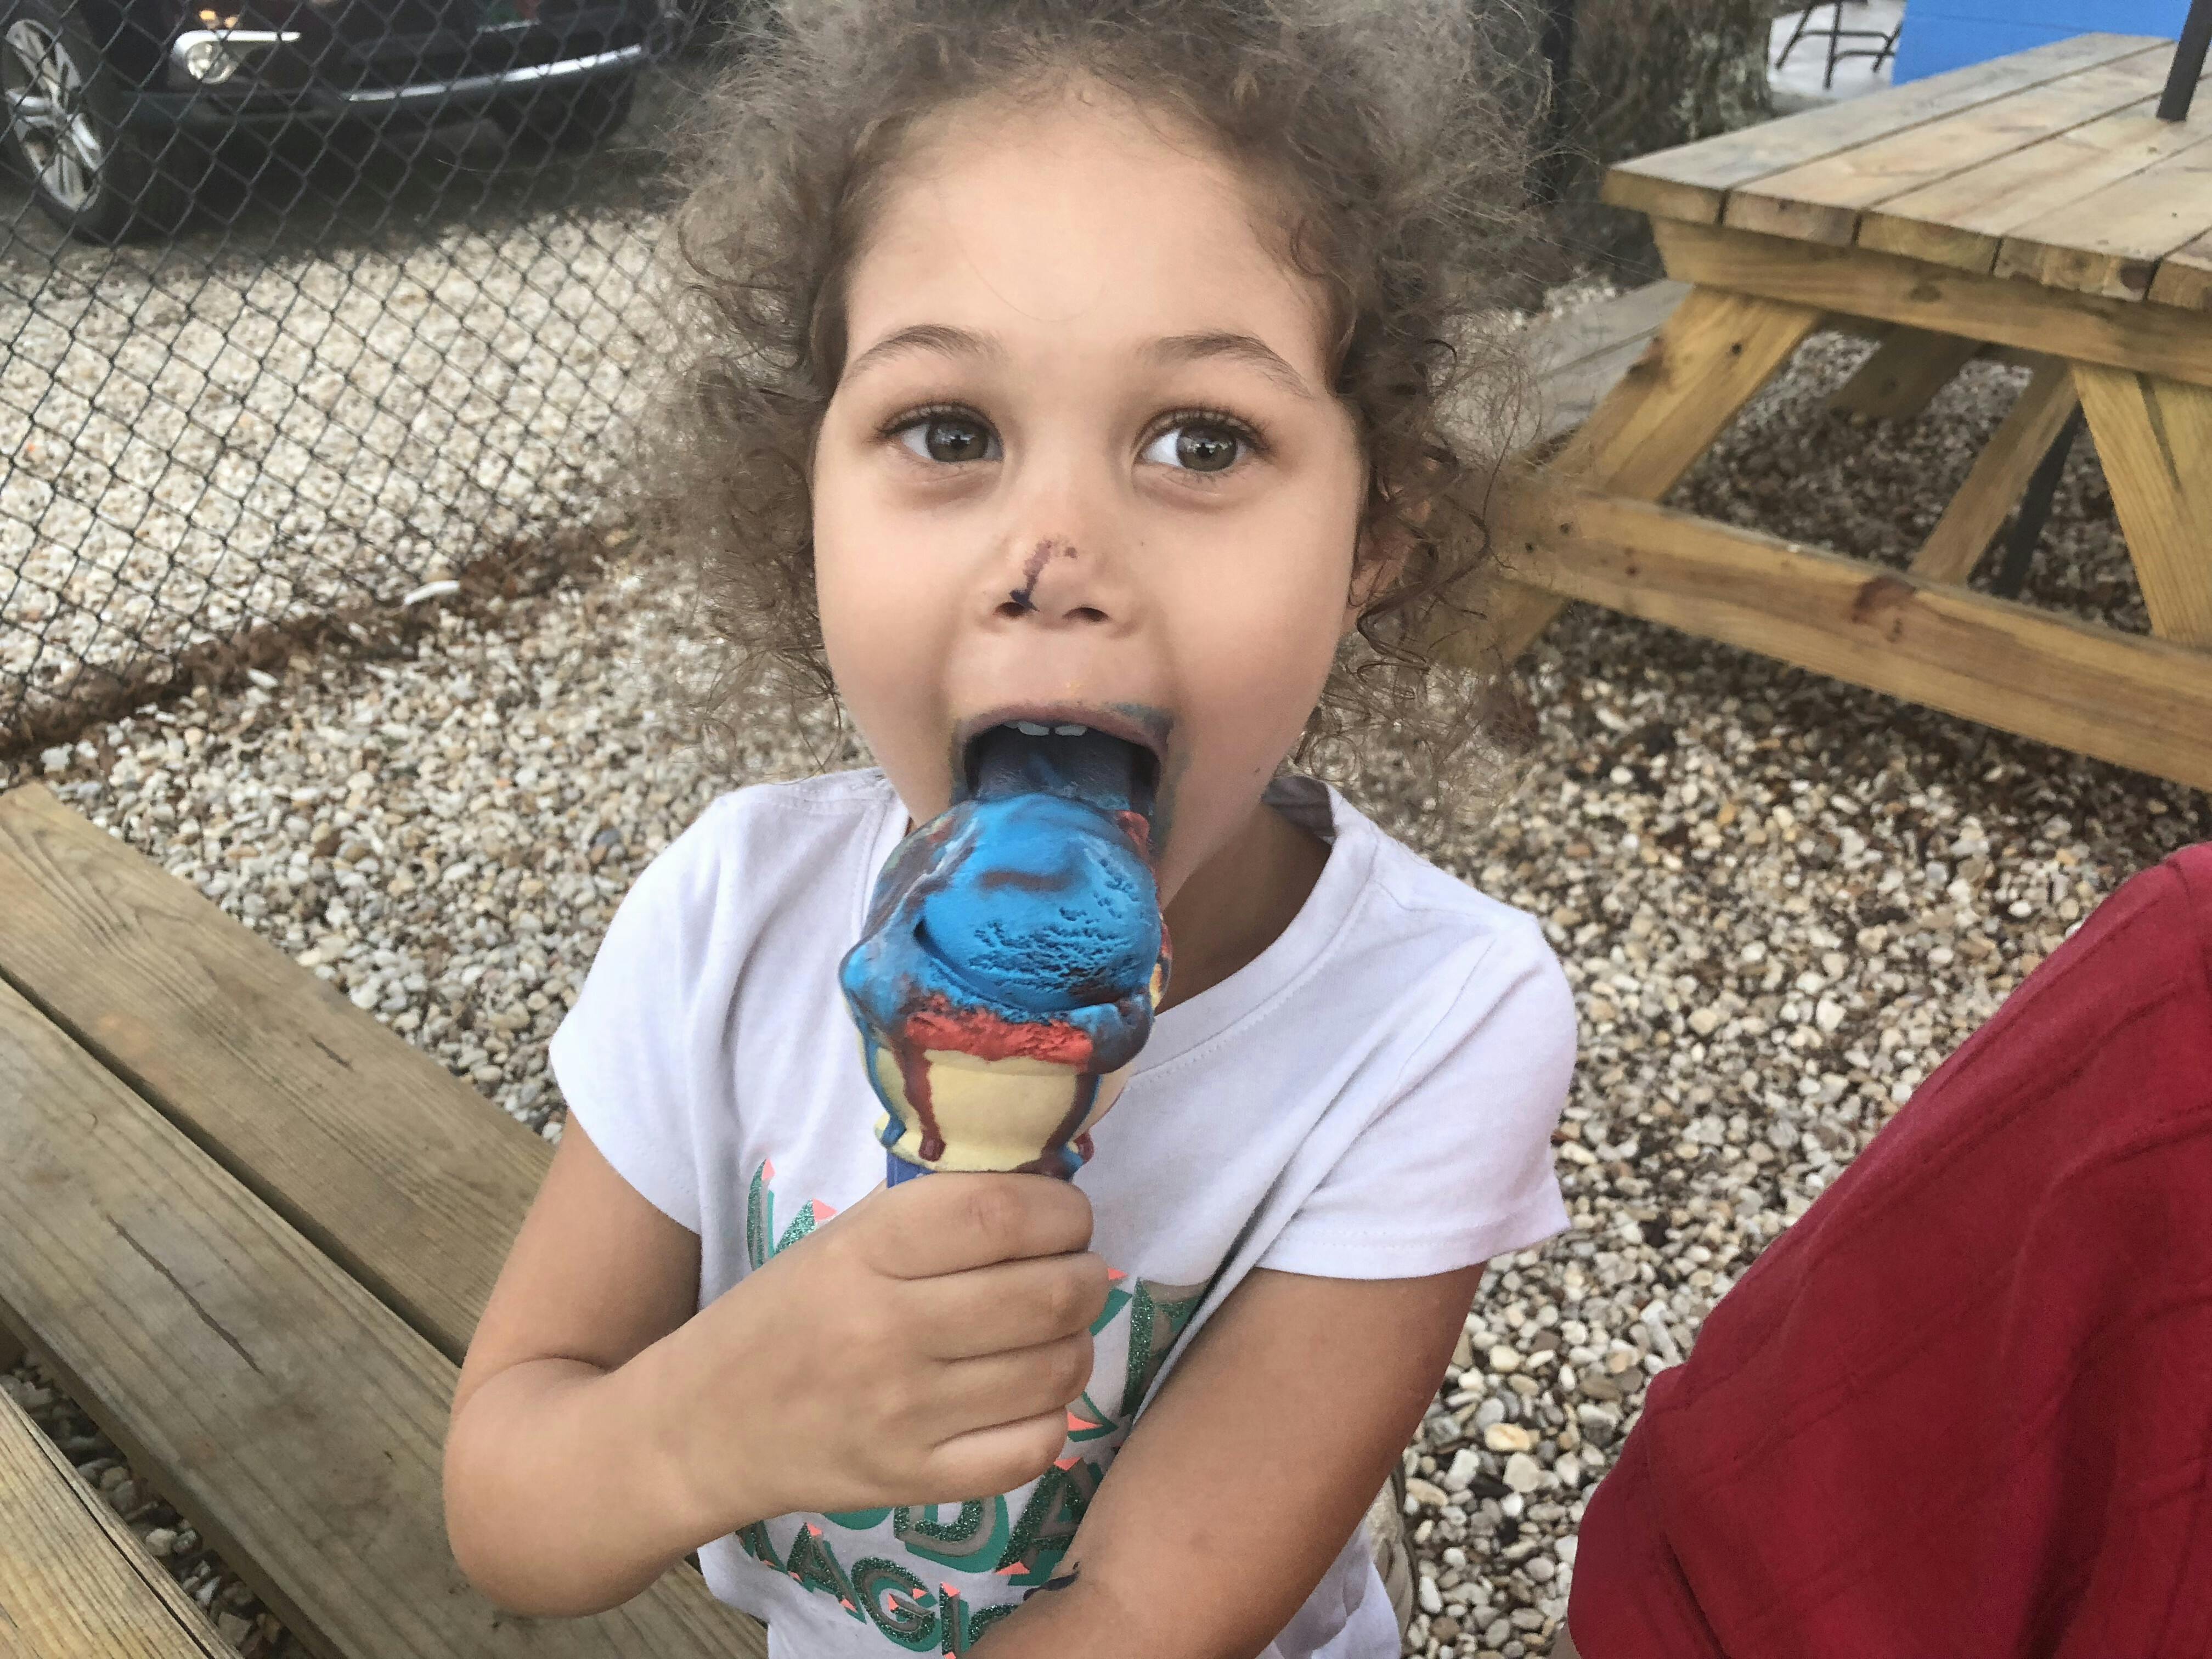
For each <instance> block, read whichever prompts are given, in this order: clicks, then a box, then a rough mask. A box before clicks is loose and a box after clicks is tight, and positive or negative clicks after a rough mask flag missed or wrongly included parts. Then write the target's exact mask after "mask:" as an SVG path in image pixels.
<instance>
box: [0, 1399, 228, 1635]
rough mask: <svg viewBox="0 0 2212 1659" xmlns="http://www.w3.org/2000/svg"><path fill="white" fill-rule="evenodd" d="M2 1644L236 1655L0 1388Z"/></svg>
mask: <svg viewBox="0 0 2212 1659" xmlns="http://www.w3.org/2000/svg"><path fill="white" fill-rule="evenodd" d="M0 1654H9V1655H21V1656H22V1659H237V1655H236V1651H235V1650H234V1649H233V1648H232V1647H231V1645H230V1644H229V1643H228V1642H226V1641H224V1640H223V1639H222V1637H221V1636H220V1635H218V1634H217V1633H216V1628H215V1626H213V1625H211V1624H210V1623H209V1622H208V1620H207V1616H206V1615H205V1614H204V1613H202V1612H201V1611H200V1610H199V1608H198V1607H195V1606H194V1605H193V1604H192V1603H191V1601H190V1600H189V1599H187V1598H186V1596H185V1593H184V1592H183V1591H182V1590H181V1589H178V1588H177V1583H176V1581H175V1580H174V1579H173V1578H171V1577H169V1575H168V1574H167V1573H166V1572H164V1571H162V1570H161V1566H160V1565H159V1564H157V1563H156V1562H155V1559H154V1558H153V1557H152V1556H150V1555H149V1554H148V1553H146V1549H145V1547H144V1546H143V1545H142V1544H141V1543H139V1541H138V1540H137V1538H136V1537H135V1536H134V1535H133V1534H131V1529H130V1528H128V1527H126V1526H125V1525H124V1524H123V1522H121V1521H120V1520H118V1518H117V1517H116V1514H115V1511H114V1510H112V1509H110V1508H109V1507H108V1506H107V1504H106V1500H105V1499H103V1498H101V1497H100V1494H99V1493H98V1492H94V1490H93V1489H92V1488H91V1487H90V1486H88V1485H87V1484H86V1483H85V1482H84V1480H82V1479H81V1478H80V1477H79V1476H78V1474H77V1472H76V1470H75V1469H74V1468H70V1461H69V1459H68V1458H66V1457H64V1456H63V1455H62V1454H61V1450H60V1449H59V1448H58V1447H57V1446H56V1445H55V1444H54V1443H53V1442H52V1441H51V1440H49V1439H47V1438H46V1436H45V1435H43V1434H41V1433H40V1432H39V1426H38V1425H37V1424H35V1423H33V1422H32V1421H31V1419H30V1417H29V1415H28V1413H26V1412H25V1411H24V1410H23V1408H22V1407H20V1406H18V1405H17V1404H16V1403H15V1401H13V1400H11V1399H9V1397H8V1396H7V1395H4V1394H0Z"/></svg>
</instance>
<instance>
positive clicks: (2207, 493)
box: [2074, 363, 2212, 646]
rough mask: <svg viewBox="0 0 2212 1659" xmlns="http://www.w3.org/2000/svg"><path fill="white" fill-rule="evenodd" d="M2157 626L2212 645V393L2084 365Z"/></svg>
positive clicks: (2117, 505) (2088, 410) (2092, 422)
mask: <svg viewBox="0 0 2212 1659" xmlns="http://www.w3.org/2000/svg"><path fill="white" fill-rule="evenodd" d="M2074 384H2075V388H2076V390H2078V391H2079V392H2080V393H2081V409H2082V412H2083V413H2084V414H2086V415H2087V416H2088V417H2089V435H2090V436H2091V437H2092V438H2093V439H2094V440H2096V444H2097V454H2098V456H2099V458H2100V459H2102V460H2103V462H2104V464H2105V478H2106V482H2107V483H2110V484H2111V485H2112V507H2113V508H2114V510H2115V511H2116V512H2117V513H2118V514H2119V520H2120V529H2121V531H2122V532H2123V533H2124V534H2125V535H2126V537H2127V538H2128V556H2129V558H2130V559H2131V560H2133V561H2134V562H2135V568H2136V580H2137V581H2138V582H2139V583H2141V584H2142V595H2143V605H2144V606H2145V608H2147V609H2148V611H2149V612H2150V628H2151V632H2152V633H2154V634H2155V635H2158V636H2159V637H2160V639H2164V640H2173V641H2179V643H2181V644H2184V645H2201V646H2212V391H2208V390H2206V389H2205V388H2204V387H2203V386H2178V385H2176V384H2175V383H2174V382H2172V381H2171V380H2160V378H2159V377H2158V376H2156V375H2154V374H2124V373H2122V372H2119V371H2118V370H2114V369H2109V368H2098V367H2097V366H2095V365H2094V364H2092V363H2078V364H2076V365H2075V369H2074Z"/></svg>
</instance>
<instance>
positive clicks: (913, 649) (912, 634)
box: [814, 467, 946, 747]
mask: <svg viewBox="0 0 2212 1659" xmlns="http://www.w3.org/2000/svg"><path fill="white" fill-rule="evenodd" d="M816 483H817V487H816V493H815V510H814V591H815V598H816V601H817V605H819V607H820V611H821V618H822V642H823V650H824V652H825V653H826V654H827V656H828V658H829V671H830V672H831V674H832V675H833V676H834V677H835V678H836V682H837V688H838V690H839V692H840V694H841V695H842V696H843V698H844V700H845V702H846V705H847V706H848V708H850V709H851V710H852V711H853V714H854V717H855V718H856V719H857V720H860V723H861V726H862V729H863V730H864V731H865V732H866V733H867V736H868V738H869V740H870V742H871V743H872V744H877V745H878V746H879V747H880V746H882V745H883V744H885V743H886V742H888V743H890V744H893V745H896V744H897V743H898V741H899V738H900V737H901V735H902V732H901V728H902V726H903V725H904V724H905V723H906V722H905V721H904V720H902V719H901V718H900V716H901V714H902V713H905V714H913V713H915V712H917V709H918V705H919V703H920V702H921V699H920V698H918V697H917V696H916V694H917V692H919V691H921V690H923V689H924V688H925V687H926V686H927V684H929V683H930V680H931V678H932V677H931V676H930V675H929V673H928V671H927V670H928V665H929V664H930V663H931V662H932V661H933V660H939V659H942V656H943V653H944V651H945V640H944V638H943V634H944V616H943V613H944V611H945V609H946V607H945V605H944V602H943V598H942V595H941V594H940V595H939V596H938V599H937V603H936V604H935V605H931V604H929V603H927V599H928V593H927V588H928V586H929V584H928V583H927V580H926V579H925V577H924V576H923V574H922V573H923V572H924V571H925V570H926V568H927V563H928V561H927V558H926V557H924V556H921V555H922V554H923V552H924V550H921V549H919V548H916V547H915V546H914V545H912V529H911V526H901V525H900V524H898V523H896V522H894V521H892V520H891V519H890V517H889V516H888V515H886V514H885V513H883V512H882V511H881V510H880V508H879V507H877V506H876V505H875V504H874V503H872V502H871V501H870V500H869V499H868V495H867V492H866V490H865V489H857V488H853V487H851V486H850V485H849V484H848V483H847V482H845V481H842V480H840V479H839V478H838V477H837V476H836V468H835V467H824V468H823V469H820V470H819V471H817V479H816Z"/></svg>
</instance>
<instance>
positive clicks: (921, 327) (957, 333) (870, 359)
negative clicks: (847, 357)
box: [845, 323, 1006, 380]
mask: <svg viewBox="0 0 2212 1659" xmlns="http://www.w3.org/2000/svg"><path fill="white" fill-rule="evenodd" d="M910 351H936V352H941V353H943V354H944V355H945V356H949V357H987V358H990V359H992V360H993V361H994V362H1004V361H1005V360H1006V348H1005V347H1004V346H1002V345H1000V343H998V342H997V341H996V340H994V339H991V338H988V337H986V336H984V335H981V334H977V333H975V332H973V331H969V330H968V329H964V328H954V327H952V326H951V325H949V324H946V323H915V324H914V325H911V326H910V327H907V328H902V329H901V330H899V331H898V332H897V333H896V334H888V335H885V336H884V337H883V338H882V339H880V340H878V341H877V342H876V343H875V344H873V345H872V346H870V347H869V348H868V349H866V351H864V352H862V353H861V354H860V356H857V357H855V358H854V359H853V361H852V362H849V363H848V364H847V365H846V366H845V377H846V378H847V379H848V380H850V379H851V378H852V377H853V376H854V375H855V374H859V373H860V371H861V370H862V369H864V368H869V367H871V366H872V365H874V364H876V363H879V362H886V361H888V360H889V359H890V358H893V357H896V356H902V355H904V354H905V353H907V352H910Z"/></svg>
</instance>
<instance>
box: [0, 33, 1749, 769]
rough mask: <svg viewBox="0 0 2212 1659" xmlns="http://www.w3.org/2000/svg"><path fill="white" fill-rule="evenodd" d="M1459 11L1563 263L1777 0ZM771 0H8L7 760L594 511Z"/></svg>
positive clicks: (1736, 77) (0, 597) (1582, 247)
mask: <svg viewBox="0 0 2212 1659" xmlns="http://www.w3.org/2000/svg"><path fill="white" fill-rule="evenodd" d="M767 3H768V0H0V95H4V106H0V117H4V120H5V127H4V131H0V756H4V755H9V754H15V753H21V752H24V751H26V750H31V749H34V748H36V747H37V746H39V745H40V744H49V743H55V742H59V741H61V740H63V739H64V738H68V737H71V736H74V735H75V734H76V732H78V731H79V730H81V729H82V728H83V727H84V726H87V725H88V724H90V723H92V722H93V721H94V720H100V719H106V718H112V717H113V715H114V714H118V713H120V712H122V711H124V710H126V709H128V708H131V707H135V706H136V705H137V703H139V702H143V701H144V700H145V699H146V698H148V697H149V696H155V695H157V694H159V693H160V692H161V690H164V689H166V688H167V687H169V686H171V685H173V684H177V683H178V682H179V681H180V680H182V679H184V678H187V677H188V676H194V675H198V674H201V673H203V672H209V671H212V672H213V673H214V674H216V676H222V675H224V674H227V673H228V672H232V671H236V670H237V668H238V667H239V666H240V664H241V663H242V662H250V661H256V660H258V661H271V660H276V661H281V660H282V658H283V655H285V654H287V653H289V649H290V645H289V643H288V641H295V640H296V641H311V640H313V638H315V637H317V636H318V635H319V633H323V632H327V631H328V630H329V629H330V628H331V627H332V626H333V625H336V626H339V627H343V628H345V629H355V628H356V623H355V622H354V621H353V620H351V619H352V618H356V617H361V618H366V619H376V618H383V619H386V620H389V619H390V618H392V617H401V618H402V621H403V623H404V614H403V613H404V607H405V606H406V605H408V603H409V602H410V599H418V598H420V597H422V596H424V595H425V594H426V591H427V592H431V593H435V592H442V591H443V589H442V588H441V586H440V584H441V583H443V582H446V581H448V580H459V581H460V582H462V583H463V584H464V585H470V584H472V583H474V582H476V581H477V580H479V579H480V578H482V577H483V575H484V574H486V573H487V572H495V571H498V570H500V569H501V568H519V563H520V561H523V560H533V561H536V562H538V563H539V564H540V565H543V564H544V562H545V558H546V555H547V553H548V550H558V548H559V547H560V545H561V544H562V537H563V535H564V533H566V532H575V531H578V530H580V529H581V528H583V527H587V526H591V525H592V524H593V523H594V522H595V520H597V519H598V517H599V514H600V513H602V512H603V511H605V507H604V503H605V501H606V499H607V496H608V494H609V489H608V486H609V484H610V483H611V479H610V477H609V476H608V475H609V473H610V471H611V468H612V466H613V465H615V462H614V459H613V458H614V457H615V456H616V455H617V454H618V453H619V446H618V445H617V442H616V438H617V429H618V428H619V426H620V424H621V422H622V420H623V417H624V416H625V415H626V414H627V413H628V412H629V410H631V409H632V408H633V407H634V405H635V402H636V400H637V398H638V397H639V395H640V394H641V392H642V390H643V377H642V376H641V375H640V374H637V373H635V371H636V370H637V369H638V368H640V367H641V366H643V365H647V364H649V363H650V362H651V361H652V359H653V334H654V330H655V328H656V325H657V324H656V314H657V313H656V310H655V307H654V305H653V292H654V288H653V277H652V269H653V258H654V252H655V249H656V246H657V245H658V242H659V235H660V232H661V228H662V226H663V225H664V223H665V218H666V214H667V211H668V210H669V209H670V208H671V207H672V206H673V202H672V200H671V198H670V191H669V189H668V186H667V185H666V183H665V173H666V169H665V159H666V158H665V153H664V146H663V143H662V141H661V138H660V137H659V135H660V134H661V133H662V132H663V131H665V117H667V116H668V115H669V114H671V112H674V111H675V110H676V109H677V108H678V106H679V105H680V104H681V103H682V102H683V100H684V99H685V96H686V94H687V92H692V91H696V89H697V88H700V87H701V86H702V84H703V83H704V82H705V81H706V80H707V78H708V77H709V76H711V75H712V74H713V73H714V70H715V68H716V65H717V60H718V58H719V57H720V54H721V52H723V51H725V50H726V49H727V47H728V43H729V42H730V40H732V38H733V33H734V32H735V31H736V30H737V29H738V28H740V27H742V26H743V25H744V24H746V23H747V22H749V21H751V20H750V17H748V16H747V15H744V14H745V13H746V12H748V11H750V10H753V9H758V8H761V7H763V6H764V5H766V4H767ZM1468 3H1469V4H1470V5H1472V6H1473V7H1474V9H1475V12H1476V15H1477V18H1478V21H1479V22H1480V24H1481V26H1482V27H1483V29H1484V31H1485V37H1486V44H1487V46H1488V47H1489V51H1490V55H1491V58H1492V62H1493V64H1494V65H1495V68H1496V72H1497V87H1498V92H1499V94H1500V95H1501V96H1503V97H1504V99H1505V100H1506V102H1507V104H1508V106H1510V111H1511V112H1512V115H1513V117H1514V118H1515V119H1516V122H1517V123H1518V125H1520V126H1521V127H1522V128H1523V129H1525V130H1528V131H1542V130H1544V129H1545V128H1546V126H1547V106H1550V107H1551V109H1552V111H1553V119H1554V125H1553V126H1552V137H1553V143H1555V144H1561V145H1564V146H1565V149H1563V150H1562V151H1561V152H1560V153H1559V154H1558V155H1553V156H1552V157H1550V158H1548V159H1547V161H1545V162H1544V164H1543V165H1544V167H1546V169H1547V171H1548V172H1549V173H1551V174H1552V175H1553V176H1551V177H1549V178H1547V179H1540V180H1532V185H1534V193H1535V194H1537V195H1539V196H1541V197H1546V198H1547V199H1552V200H1555V201H1557V200H1562V199H1564V205H1563V206H1561V207H1559V208H1558V209H1557V210H1555V211H1554V212H1553V215H1552V217H1551V229H1550V232H1549V233H1547V237H1548V239H1549V242H1555V243H1556V246H1551V245H1549V244H1548V243H1547V246H1546V247H1544V248H1533V247H1532V249H1531V250H1530V252H1529V259H1528V263H1529V264H1530V267H1531V270H1532V272H1533V273H1534V275H1535V276H1541V277H1543V279H1544V280H1557V279H1558V278H1559V276H1563V275H1565V265H1559V268H1558V269H1555V270H1549V271H1548V273H1547V270H1546V262H1547V260H1548V261H1550V262H1552V263H1553V264H1559V260H1560V259H1561V258H1565V256H1566V255H1569V254H1574V253H1576V252H1577V251H1578V250H1579V251H1581V252H1583V253H1584V254H1593V253H1595V252H1598V251H1599V249H1600V245H1601V244H1603V243H1605V242H1606V241H1607V240H1608V239H1607V235H1606V234H1601V230H1598V229H1585V228H1583V226H1582V225H1581V223H1580V222H1579V221H1578V220H1577V218H1576V217H1575V215H1576V214H1577V211H1578V210H1579V211H1582V212H1583V213H1585V214H1587V213H1588V212H1589V211H1592V210H1590V209H1589V207H1588V205H1587V204H1588V199H1589V198H1590V197H1594V196H1595V178H1596V167H1595V165H1594V163H1595V162H1597V161H1602V160H1605V159H1609V158H1610V157H1611V156H1613V155H1616V154H1619V153H1623V152H1627V151H1633V150H1634V149H1642V148H1650V147H1652V146H1653V145H1655V144H1657V143H1675V142H1680V140H1681V139H1682V138H1684V137H1694V136H1697V135H1698V134H1699V132H1701V131H1711V130H1715V128H1716V126H1717V125H1735V124H1737V123H1738V122H1739V121H1741V120H1743V119H1751V118H1757V117H1758V115H1759V113H1762V112H1763V110H1761V109H1759V108H1755V107H1753V106H1754V105H1757V104H1759V102H1760V101H1761V100H1760V98H1759V94H1761V93H1763V88H1764V82H1763V79H1761V78H1760V76H1761V74H1762V65H1761V64H1760V62H1759V53H1760V52H1762V51H1763V48H1764V42H1765V27H1766V24H1765V18H1766V15H1767V13H1768V11H1769V9H1771V5H1772V4H1773V3H1775V0H1468ZM1577 14H1579V15H1577ZM1570 42H1571V43H1572V47H1573V50H1572V58H1573V62H1574V71H1573V77H1572V78H1573V83H1574V84H1573V88H1572V94H1571V97H1570V98H1569V99H1567V100H1565V102H1563V103H1558V104H1553V100H1551V97H1550V91H1551V84H1552V82H1553V74H1554V72H1555V66H1556V64H1557V63H1558V62H1559V61H1563V60H1564V59H1565V58H1566V57H1567V55H1568V46H1569V43H1570ZM1547 59H1548V60H1551V61H1548V62H1547ZM1738 82H1741V83H1742V84H1741V87H1739V85H1738ZM1708 83H1710V84H1708ZM1692 89H1694V90H1692ZM1739 94H1741V95H1739ZM1738 104H1741V105H1743V106H1744V107H1743V108H1742V109H1741V110H1738V109H1737V108H1736V107H1735V106H1736V105H1738ZM1662 106H1663V107H1662ZM1678 129H1679V130H1678ZM1569 263H1572V261H1571V260H1570V261H1569ZM583 539H584V540H586V541H589V540H591V539H592V538H583ZM555 562H556V563H557V562H559V561H558V560H557V559H556V561H555ZM416 614H419V613H416Z"/></svg>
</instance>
